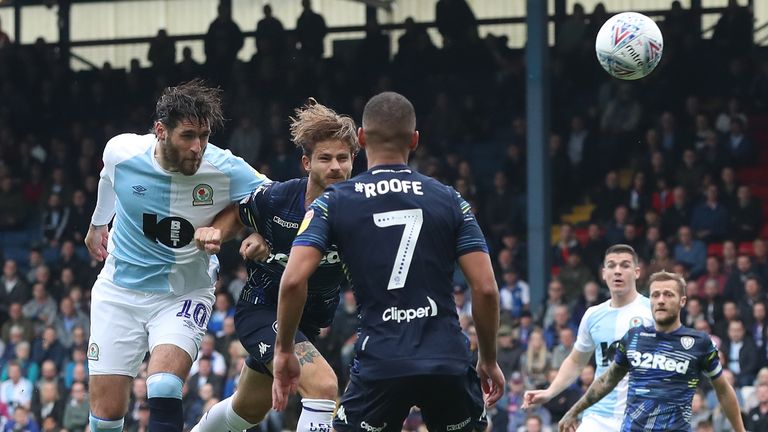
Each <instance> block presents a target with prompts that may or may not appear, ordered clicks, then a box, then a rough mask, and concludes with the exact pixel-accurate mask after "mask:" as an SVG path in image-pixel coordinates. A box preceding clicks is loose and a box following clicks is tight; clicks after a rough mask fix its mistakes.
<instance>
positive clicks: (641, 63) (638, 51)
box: [595, 12, 664, 80]
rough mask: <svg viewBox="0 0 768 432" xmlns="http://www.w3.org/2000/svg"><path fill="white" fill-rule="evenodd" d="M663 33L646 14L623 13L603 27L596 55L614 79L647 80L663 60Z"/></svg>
mask: <svg viewBox="0 0 768 432" xmlns="http://www.w3.org/2000/svg"><path fill="white" fill-rule="evenodd" d="M663 49H664V38H663V37H662V36H661V30H659V27H658V26H657V25H656V23H655V22H653V20H652V19H650V18H648V17H647V16H645V15H643V14H639V13H637V12H623V13H620V14H618V15H614V16H612V17H611V18H610V19H609V20H608V21H606V22H605V24H603V26H602V27H600V31H599V32H598V33H597V39H596V40H595V52H596V53H597V60H598V61H599V62H600V65H601V66H602V67H603V69H605V70H606V71H608V73H609V74H611V75H612V76H614V77H616V78H619V79H623V80H636V79H640V78H643V77H645V76H647V75H648V74H649V73H651V71H653V69H654V68H655V67H656V65H658V64H659V60H661V53H662V51H663Z"/></svg>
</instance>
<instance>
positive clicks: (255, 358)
mask: <svg viewBox="0 0 768 432" xmlns="http://www.w3.org/2000/svg"><path fill="white" fill-rule="evenodd" d="M235 330H236V332H237V337H238V338H239V339H240V342H241V343H242V344H243V346H244V347H245V349H246V351H248V354H249V356H248V358H247V359H246V360H245V364H246V366H248V367H249V368H251V369H253V370H255V371H256V372H260V373H263V374H266V375H269V376H272V372H270V370H269V368H268V367H267V365H268V364H269V363H271V362H272V358H273V357H274V356H275V338H276V337H277V307H276V306H271V305H260V304H253V303H249V302H246V301H239V302H237V307H236V309H235ZM305 330H306V329H305ZM308 333H309V335H310V336H309V337H308V336H307V335H306V334H305V333H304V332H303V331H302V329H299V330H298V331H297V332H296V337H295V338H294V342H295V343H299V342H306V341H309V342H312V341H313V340H314V339H315V337H316V336H317V331H316V330H315V329H309V330H308Z"/></svg>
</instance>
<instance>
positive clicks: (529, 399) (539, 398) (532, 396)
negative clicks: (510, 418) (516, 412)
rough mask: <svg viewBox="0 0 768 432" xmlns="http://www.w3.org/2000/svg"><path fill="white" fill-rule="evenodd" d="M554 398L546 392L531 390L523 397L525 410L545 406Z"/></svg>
mask: <svg viewBox="0 0 768 432" xmlns="http://www.w3.org/2000/svg"><path fill="white" fill-rule="evenodd" d="M550 399H552V397H551V396H550V395H549V393H548V392H547V391H546V390H529V391H527V392H525V394H524V395H523V409H526V410H527V409H529V408H533V407H535V406H537V405H543V404H545V403H547V402H549V400H550Z"/></svg>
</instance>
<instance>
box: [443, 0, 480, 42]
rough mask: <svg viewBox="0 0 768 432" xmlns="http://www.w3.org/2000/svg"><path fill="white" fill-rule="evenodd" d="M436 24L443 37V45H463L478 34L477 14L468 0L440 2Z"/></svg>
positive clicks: (445, 0) (444, 0)
mask: <svg viewBox="0 0 768 432" xmlns="http://www.w3.org/2000/svg"><path fill="white" fill-rule="evenodd" d="M435 24H437V31H439V32H440V35H442V36H443V45H448V46H455V45H463V44H465V43H466V42H467V41H468V40H469V39H470V38H471V36H472V35H473V34H474V35H476V34H477V22H476V20H475V14H474V13H473V12H472V9H471V8H470V7H469V4H467V2H466V0H438V2H437V3H436V4H435Z"/></svg>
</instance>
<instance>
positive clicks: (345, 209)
mask: <svg viewBox="0 0 768 432" xmlns="http://www.w3.org/2000/svg"><path fill="white" fill-rule="evenodd" d="M293 244H294V246H313V247H315V248H317V249H319V250H321V251H324V250H326V249H327V248H328V246H329V245H331V244H335V245H337V246H338V248H339V252H340V254H341V257H342V260H343V261H344V263H345V264H346V265H347V268H348V272H349V277H350V280H351V283H352V286H353V288H354V290H355V296H356V298H357V302H358V307H359V312H360V319H361V328H360V332H359V335H358V336H359V337H358V340H357V344H356V353H357V354H356V358H355V363H354V365H353V367H352V373H356V374H360V376H361V377H362V378H364V379H383V378H391V377H401V376H411V375H422V374H448V375H460V374H465V373H466V371H467V367H468V366H469V362H470V352H469V347H468V343H467V339H466V337H464V335H463V333H462V332H461V328H460V326H459V321H458V315H457V313H456V305H455V303H454V301H453V294H452V293H453V285H452V275H453V271H454V266H455V263H456V259H457V258H458V257H459V256H461V255H463V254H466V253H469V252H476V251H482V252H485V253H487V252H488V248H487V246H486V242H485V238H484V237H483V233H482V231H481V230H480V227H479V226H478V224H477V221H476V219H475V217H474V215H473V214H472V211H471V208H470V206H469V204H467V202H466V201H465V200H464V199H463V198H462V197H461V196H460V195H459V194H458V193H457V192H456V191H455V190H454V189H453V188H451V187H448V186H445V185H443V184H441V183H440V182H438V181H437V180H434V179H432V178H430V177H427V176H425V175H422V174H419V173H418V172H415V171H413V170H411V169H410V168H409V167H408V166H407V165H380V166H376V167H374V168H373V169H370V170H368V171H366V172H364V173H361V174H360V175H358V176H356V177H355V178H353V179H352V180H349V181H346V182H343V183H338V184H335V185H333V186H331V187H329V188H328V189H327V190H326V191H325V192H324V193H323V194H322V195H321V196H320V197H319V198H317V199H316V200H315V201H314V202H313V203H312V206H311V207H310V209H309V211H307V214H306V216H305V219H304V221H303V222H302V226H301V228H300V230H299V235H298V236H297V237H296V240H295V241H294V243H293Z"/></svg>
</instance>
